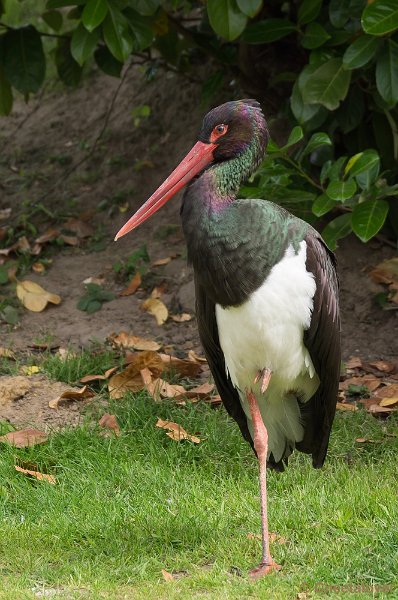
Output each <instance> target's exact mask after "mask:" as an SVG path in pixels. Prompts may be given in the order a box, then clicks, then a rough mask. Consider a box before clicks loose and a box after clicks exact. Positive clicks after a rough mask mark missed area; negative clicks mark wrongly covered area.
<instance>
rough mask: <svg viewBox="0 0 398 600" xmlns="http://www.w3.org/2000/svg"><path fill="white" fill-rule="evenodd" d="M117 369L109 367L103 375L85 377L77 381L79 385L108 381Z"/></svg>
mask: <svg viewBox="0 0 398 600" xmlns="http://www.w3.org/2000/svg"><path fill="white" fill-rule="evenodd" d="M117 369H118V367H111V368H110V369H107V370H106V371H105V373H104V374H103V375H85V376H84V377H82V378H81V379H79V381H80V383H89V382H90V381H103V380H105V379H109V377H110V376H111V375H112V373H114V372H115V371H117Z"/></svg>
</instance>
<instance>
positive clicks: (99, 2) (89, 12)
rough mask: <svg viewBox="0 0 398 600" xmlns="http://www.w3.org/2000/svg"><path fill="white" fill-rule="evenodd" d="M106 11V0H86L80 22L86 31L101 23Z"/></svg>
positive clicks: (92, 29)
mask: <svg viewBox="0 0 398 600" xmlns="http://www.w3.org/2000/svg"><path fill="white" fill-rule="evenodd" d="M107 12H108V4H107V2H106V0H88V2H87V4H86V6H85V7H84V10H83V14H82V22H83V25H84V27H85V28H86V29H87V31H90V32H91V31H94V29H95V28H96V27H98V25H101V23H102V21H103V20H104V19H105V17H106V15H107Z"/></svg>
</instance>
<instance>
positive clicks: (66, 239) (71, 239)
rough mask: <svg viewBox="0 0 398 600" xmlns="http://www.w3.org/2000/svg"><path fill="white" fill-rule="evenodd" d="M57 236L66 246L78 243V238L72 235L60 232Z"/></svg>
mask: <svg viewBox="0 0 398 600" xmlns="http://www.w3.org/2000/svg"><path fill="white" fill-rule="evenodd" d="M59 237H60V239H61V240H62V241H63V242H64V243H65V244H66V245H67V246H79V244H80V241H79V238H78V237H76V236H74V235H65V234H63V233H61V235H60V236H59Z"/></svg>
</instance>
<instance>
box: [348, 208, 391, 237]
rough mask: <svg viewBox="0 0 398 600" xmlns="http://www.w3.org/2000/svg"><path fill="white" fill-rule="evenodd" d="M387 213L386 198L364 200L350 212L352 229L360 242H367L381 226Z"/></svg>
mask: <svg viewBox="0 0 398 600" xmlns="http://www.w3.org/2000/svg"><path fill="white" fill-rule="evenodd" d="M387 214H388V202H387V201H386V200H366V201H365V202H361V203H360V204H357V206H355V208H354V210H353V212H352V230H353V231H354V233H355V235H357V236H358V237H359V239H360V240H361V241H362V242H368V241H369V240H370V239H371V238H372V237H373V236H374V235H376V233H377V232H378V231H380V229H381V228H382V227H383V225H384V222H385V220H386V217H387Z"/></svg>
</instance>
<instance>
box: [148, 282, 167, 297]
mask: <svg viewBox="0 0 398 600" xmlns="http://www.w3.org/2000/svg"><path fill="white" fill-rule="evenodd" d="M166 291H167V282H166V281H163V282H162V283H161V284H160V285H158V286H157V287H154V288H153V290H152V292H151V298H155V299H156V298H160V296H161V295H162V294H164V293H165V292H166Z"/></svg>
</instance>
